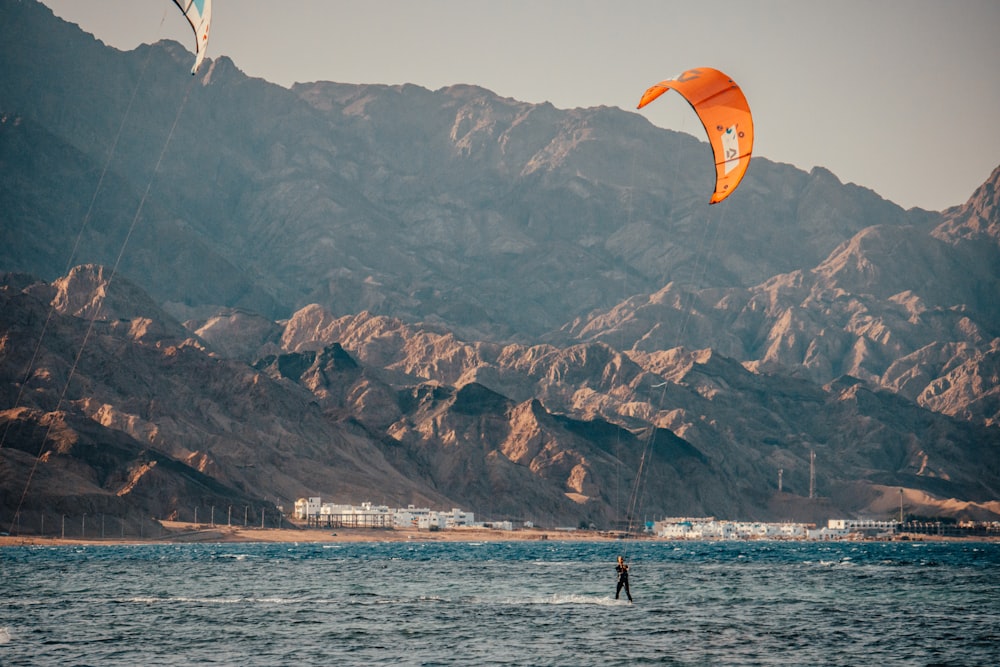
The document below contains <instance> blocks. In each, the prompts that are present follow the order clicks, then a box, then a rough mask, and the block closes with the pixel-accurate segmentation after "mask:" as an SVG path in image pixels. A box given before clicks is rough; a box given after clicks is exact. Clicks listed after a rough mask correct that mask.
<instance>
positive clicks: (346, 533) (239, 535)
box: [0, 521, 618, 547]
mask: <svg viewBox="0 0 1000 667" xmlns="http://www.w3.org/2000/svg"><path fill="white" fill-rule="evenodd" d="M163 528H164V531H165V532H164V534H163V536H162V537H157V538H152V539H142V540H140V539H135V538H124V539H122V538H117V537H115V538H108V539H101V538H86V539H79V538H77V539H71V538H60V537H38V536H33V535H22V536H17V535H9V536H0V547H3V546H16V545H73V544H108V545H114V544H163V543H184V542H278V543H304V544H313V543H324V542H406V541H414V542H436V541H441V542H486V541H494V542H497V541H505V540H575V541H597V540H616V539H618V538H617V537H614V536H612V535H608V534H606V533H599V532H596V531H589V530H574V531H567V530H558V531H551V530H539V529H533V530H510V531H508V530H491V529H487V528H457V529H454V530H440V531H426V530H422V531H421V530H395V529H366V528H336V529H306V528H300V529H294V528H284V529H278V528H245V527H242V526H239V527H237V526H225V525H221V526H220V525H216V526H209V525H206V524H191V523H183V522H177V521H164V522H163Z"/></svg>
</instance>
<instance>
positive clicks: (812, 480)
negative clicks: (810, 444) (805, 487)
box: [809, 449, 816, 500]
mask: <svg viewBox="0 0 1000 667" xmlns="http://www.w3.org/2000/svg"><path fill="white" fill-rule="evenodd" d="M815 497H816V452H815V451H814V450H812V449H810V450H809V499H810V500H812V499H813V498H815Z"/></svg>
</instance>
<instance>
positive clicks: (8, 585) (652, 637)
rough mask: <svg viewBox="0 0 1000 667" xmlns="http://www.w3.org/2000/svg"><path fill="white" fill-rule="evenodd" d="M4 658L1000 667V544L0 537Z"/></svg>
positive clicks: (0, 650)
mask: <svg viewBox="0 0 1000 667" xmlns="http://www.w3.org/2000/svg"><path fill="white" fill-rule="evenodd" d="M623 551H624V552H625V553H626V555H627V558H628V560H629V561H630V563H631V575H632V576H631V587H632V594H633V596H634V597H635V604H631V605H630V604H628V603H627V602H625V601H623V600H621V601H619V600H615V599H614V586H615V573H614V560H615V557H616V556H617V555H618V554H619V553H622V552H623ZM622 597H623V598H624V593H623V594H622ZM0 664H2V665H9V666H13V665H95V666H96V665H101V666H106V665H129V666H133V665H296V666H304V665H567V666H576V667H584V666H588V665H602V666H604V665H647V664H648V665H652V664H655V665H1000V544H997V543H964V542H963V543H939V542H927V543H924V542H920V543H898V542H892V543H877V542H873V543H825V542H820V543H813V542H693V543H688V542H668V541H657V542H643V541H636V542H632V541H629V542H594V543H580V542H560V541H534V542H527V541H526V542H484V543H453V542H420V543H416V542H379V543H336V544H185V545H173V544H163V545H139V546H65V547H52V546H35V547H4V548H0Z"/></svg>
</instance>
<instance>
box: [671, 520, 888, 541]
mask: <svg viewBox="0 0 1000 667" xmlns="http://www.w3.org/2000/svg"><path fill="white" fill-rule="evenodd" d="M898 527H899V522H898V521H880V520H873V519H830V520H829V521H828V522H827V525H826V526H825V527H823V528H816V527H815V525H814V524H810V523H767V522H763V521H717V520H716V519H714V518H712V517H705V518H697V519H691V518H680V517H677V518H670V519H663V520H662V521H657V522H655V523H654V524H653V534H654V535H655V536H656V537H661V538H664V539H671V540H843V539H848V538H852V537H884V536H889V535H893V534H895V533H896V532H897V529H898Z"/></svg>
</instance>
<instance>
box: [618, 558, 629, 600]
mask: <svg viewBox="0 0 1000 667" xmlns="http://www.w3.org/2000/svg"><path fill="white" fill-rule="evenodd" d="M615 571H616V572H617V573H618V587H617V588H615V599H616V600H617V599H618V595H619V593H621V592H622V587H624V588H625V595H627V596H628V601H629V602H631V601H632V592H631V591H629V589H628V565H626V564H625V563H618V565H615Z"/></svg>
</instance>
